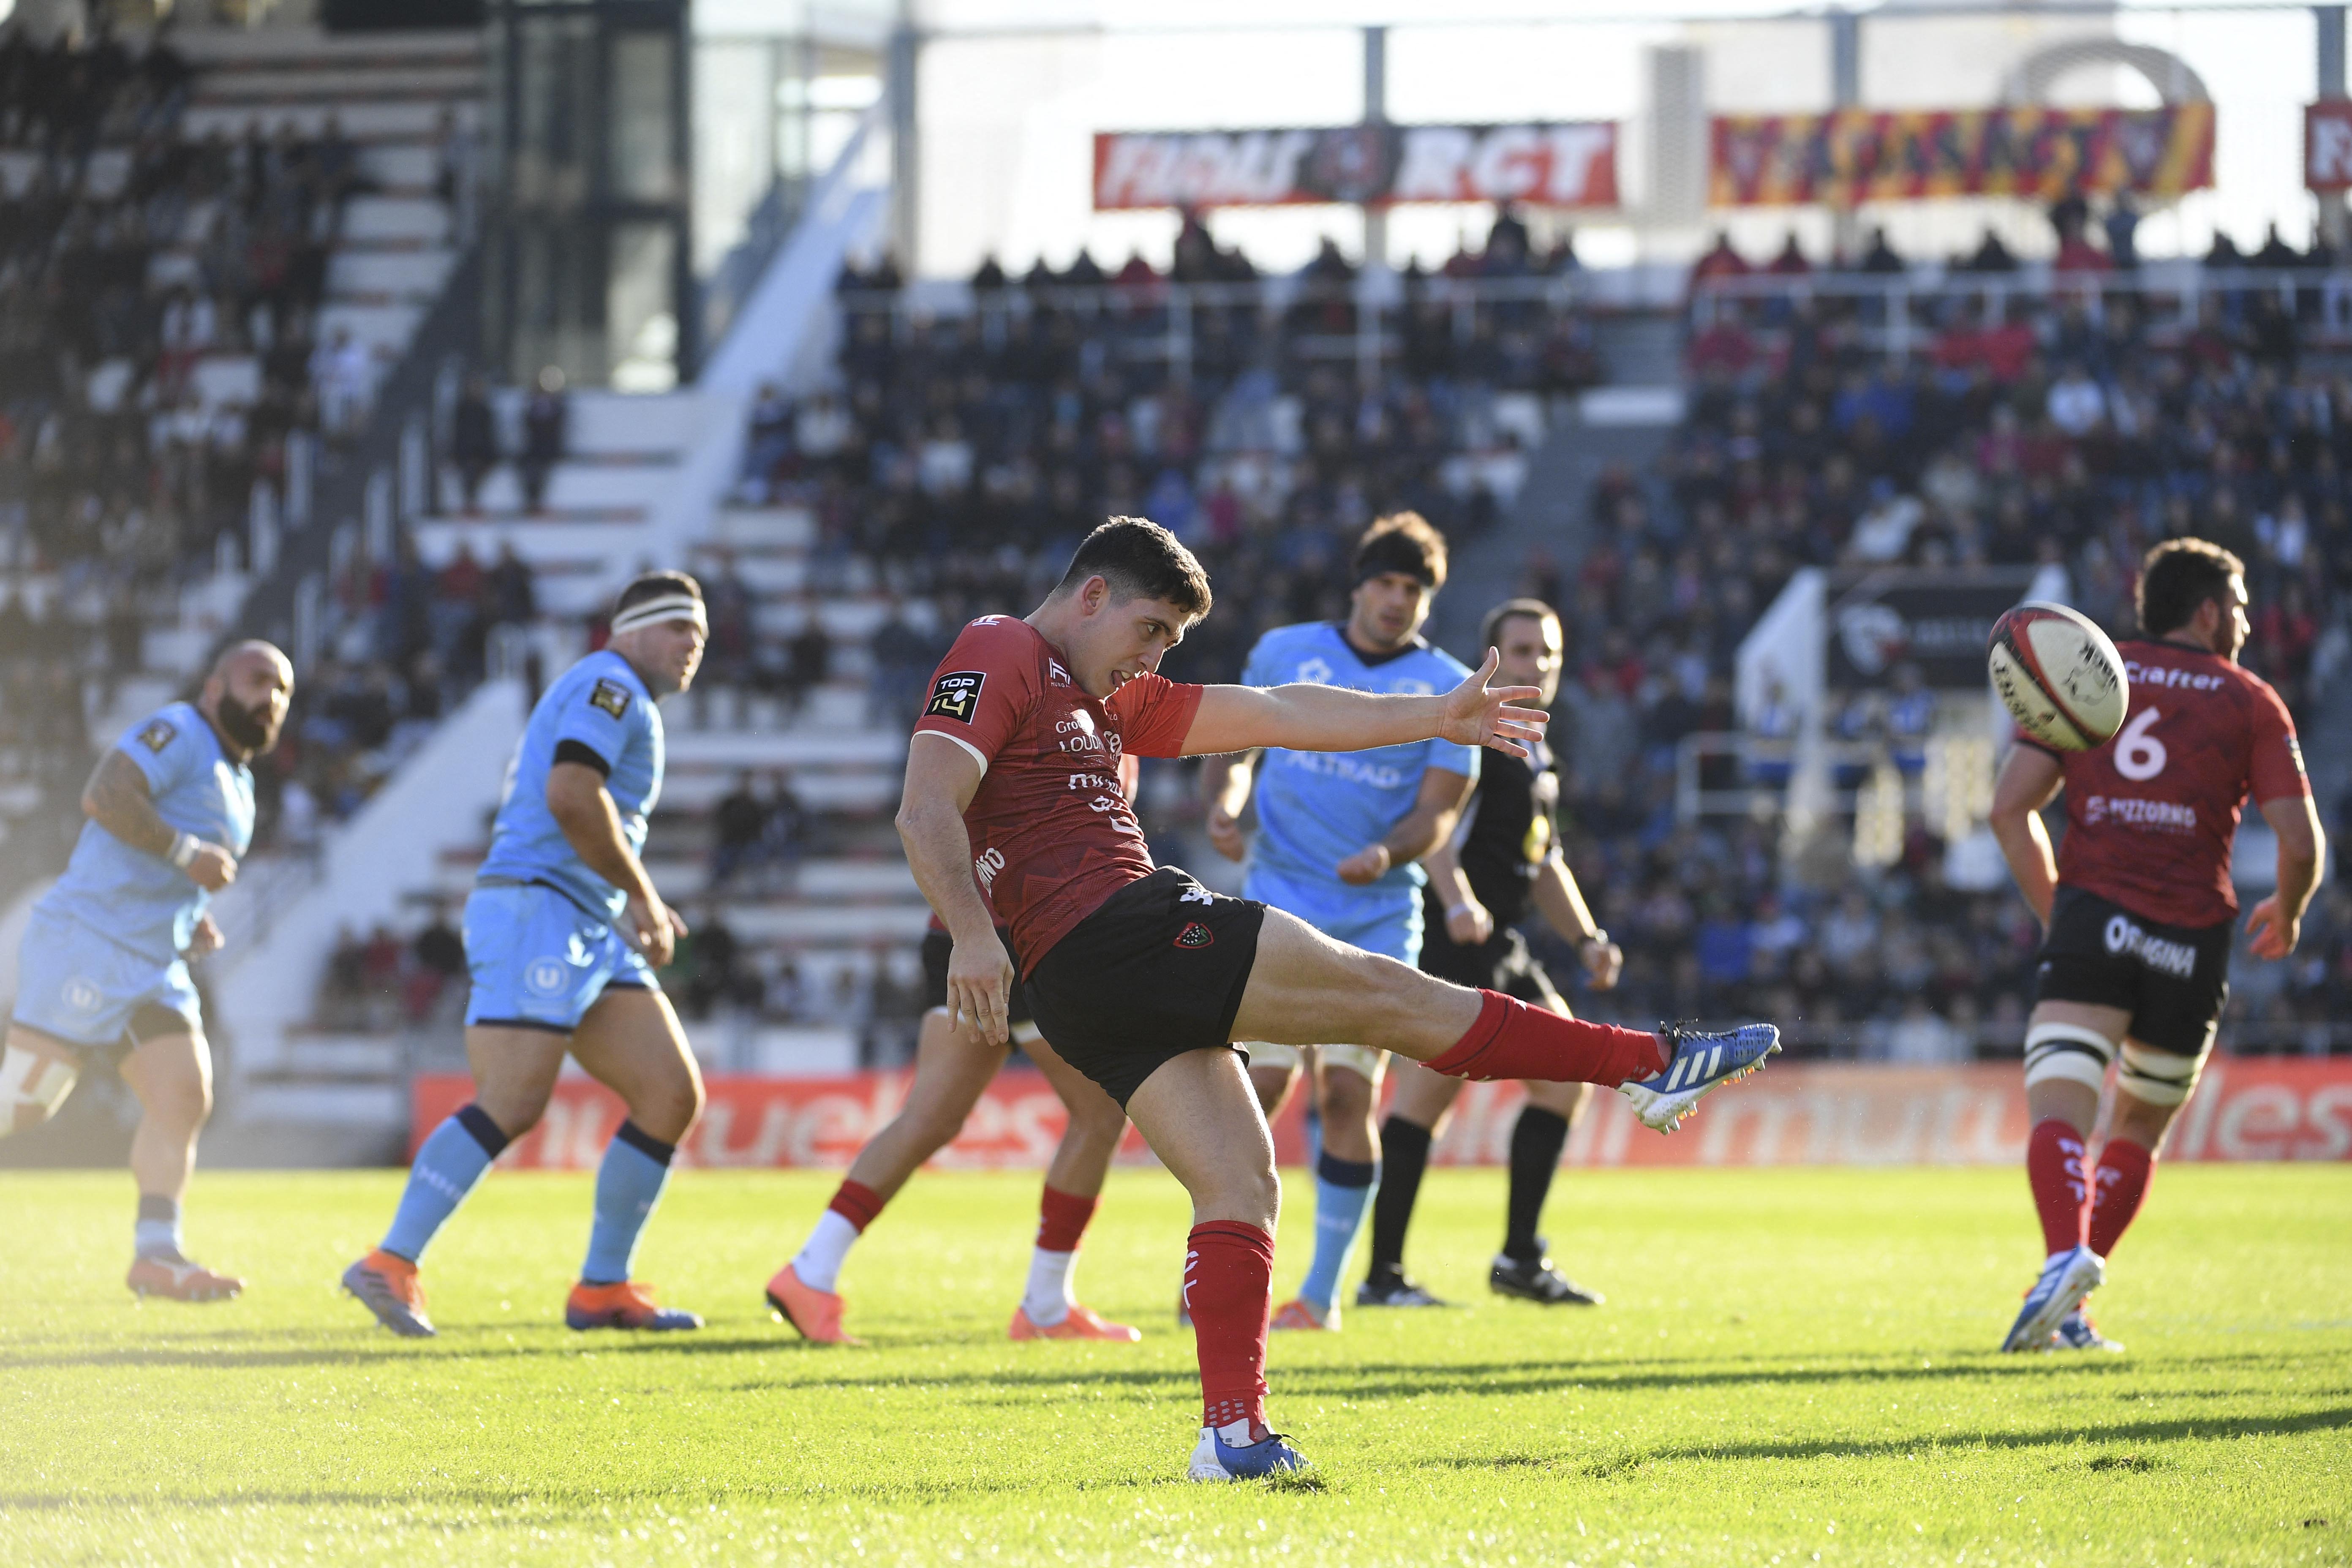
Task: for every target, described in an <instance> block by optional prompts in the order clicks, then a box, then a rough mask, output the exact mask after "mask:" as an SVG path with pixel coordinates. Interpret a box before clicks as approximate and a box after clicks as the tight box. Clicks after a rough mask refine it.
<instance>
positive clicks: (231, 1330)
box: [0, 1166, 2352, 1568]
mask: <svg viewBox="0 0 2352 1568" xmlns="http://www.w3.org/2000/svg"><path fill="white" fill-rule="evenodd" d="M831 1185H832V1178H830V1177H828V1176H825V1175H822V1174H818V1173H756V1174H733V1173H727V1174H720V1173H705V1172H689V1173H686V1174H685V1175H683V1176H682V1177H681V1179H680V1180H678V1181H677V1183H676V1184H673V1186H672V1188H671V1191H670V1194H669V1196H668V1198H667V1202H666V1205H665V1207H664V1209H663V1210H662V1212H661V1214H660V1215H658V1216H657V1217H656V1221H655V1224H654V1226H653V1227H652V1231H651V1233H650V1235H649V1237H648V1239H647V1241H646V1247H645V1251H644V1255H643V1257H642V1258H641V1259H640V1263H641V1268H642V1271H643V1273H644V1276H645V1277H646V1278H647V1279H652V1280H654V1281H656V1282H657V1283H658V1284H659V1285H660V1286H661V1287H662V1289H663V1291H664V1296H665V1299H666V1300H670V1301H674V1302H676V1303H677V1304H680V1305H684V1306H690V1307H693V1308H696V1309H698V1310H701V1311H702V1312H704V1313H706V1314H708V1315H709V1319H710V1326H709V1329H708V1330H706V1331H704V1332H702V1333H701V1334H699V1335H694V1336H681V1337H667V1338H651V1337H630V1336H622V1335H617V1334H609V1333H607V1334H596V1335H589V1336H580V1335H574V1334H571V1333H568V1332H567V1331H565V1330H564V1329H563V1327H562V1297H563V1292H564V1289H565V1288H566V1286H567V1285H568V1283H569V1281H570V1279H571V1278H572V1270H573V1269H574V1268H576V1267H577V1265H578V1258H579V1253H580V1249H581V1245H582V1242H583V1238H584V1237H585V1233H586V1208H587V1202H588V1195H589V1184H588V1179H587V1178H585V1177H566V1176H546V1175H515V1174H506V1173H501V1174H499V1175H498V1176H496V1177H494V1178H493V1179H492V1180H491V1181H490V1182H489V1183H488V1184H486V1185H485V1187H484V1188H483V1189H482V1191H481V1192H479V1193H478V1194H477V1195H476V1196H475V1198H474V1199H473V1201H472V1203H471V1205H469V1206H468V1208H467V1210H466V1211H464V1212H463V1213H461V1214H460V1215H459V1216H458V1217H457V1221H456V1222H455V1223H454V1224H453V1225H452V1226H451V1227H450V1229H449V1231H448V1232H447V1233H446V1234H445V1235H444V1237H443V1238H442V1239H441V1241H440V1242H439V1244H438V1245H437V1247H436V1250H435V1252H434V1254H433V1256H432V1258H431V1259H430V1262H429V1266H428V1268H427V1270H426V1279H427V1283H428V1287H429V1289H430V1290H431V1302H432V1307H433V1310H434V1311H435V1314H436V1317H437V1319H438V1321H440V1323H441V1325H442V1327H443V1334H442V1337H441V1338H440V1339H439V1340H437V1341H435V1342H431V1343H428V1344H423V1345H416V1344H410V1343H407V1342H400V1341H396V1340H394V1339H393V1338H392V1337H391V1336H389V1335H387V1334H385V1333H383V1332H382V1331H379V1330H377V1329H375V1328H374V1327H373V1323H372V1322H371V1321H369V1320H368V1319H367V1317H366V1314H365V1313H364V1311H363V1310H362V1309H361V1308H360V1307H359V1306H358V1305H357V1304H356V1303H354V1302H352V1301H351V1300H347V1299H344V1298H342V1297H341V1296H340V1295H339V1294H338V1293H337V1292H336V1289H335V1279H336V1276H337V1274H338V1273H339V1272H340V1271H341V1268H342V1266H343V1265H344V1264H345V1263H346V1262H347V1261H349V1260H350V1259H351V1258H353V1257H356V1256H357V1255H358V1254H360V1253H361V1252H362V1251H363V1250H364V1249H365V1248H366V1247H368V1246H369V1245H371V1244H372V1243H373V1239H374V1237H375V1236H376V1235H377V1234H378V1232H379V1230H380V1229H381V1226H382V1225H383V1221H384V1219H385V1217H386V1215H388V1214H389V1213H390V1210H391V1207H392V1204H393V1200H394V1194H395V1193H396V1191H397V1187H398V1179H397V1177H396V1175H395V1174H394V1173H360V1174H318V1175H307V1174H291V1175H289V1174H268V1175H230V1174H222V1175H211V1174H202V1173H200V1174H199V1177H198V1179H197V1184H196V1186H195V1189H194V1194H193V1196H192V1201H191V1204H190V1221H189V1231H190V1240H191V1245H192V1248H193V1249H194V1250H195V1251H196V1252H197V1253H198V1254H199V1255H200V1256H201V1257H202V1258H205V1259H206V1260H207V1261H211V1262H214V1263H215V1264H216V1265H218V1266H220V1267H224V1268H235V1269H237V1270H241V1271H242V1272H244V1273H245V1274H246V1275H247V1277H248V1279H250V1280H251V1282H252V1283H251V1287H250V1289H248V1291H247V1295H246V1296H245V1298H244V1299H243V1300H239V1301H236V1302H234V1303H230V1304H227V1305H222V1306H213V1307H189V1306H182V1305H177V1304H173V1303H168V1302H151V1303H148V1304H146V1305H144V1306H141V1305H136V1304H134V1303H133V1302H132V1300H131V1298H130V1297H129V1296H128V1294H127V1293H125V1292H124V1291H123V1289H122V1288H121V1271H122V1269H123V1268H124V1266H125V1264H126V1262H127V1257H126V1254H127V1250H128V1244H129V1240H130V1229H131V1187H130V1184H129V1180H128V1178H127V1177H125V1176H123V1175H121V1174H90V1175H79V1174H77V1175H69V1176H53V1175H10V1176H7V1177H5V1178H0V1199H5V1215H6V1216H7V1222H6V1225H5V1231H4V1232H0V1236H5V1240H0V1287H5V1288H4V1289H0V1563H82V1562H122V1561H136V1562H151V1561H160V1562H201V1563H226V1562H232V1561H235V1562H247V1563H265V1562H266V1563H319V1562H352V1561H363V1562H385V1563H404V1564H418V1563H442V1562H508V1561H514V1562H528V1563H557V1564H563V1565H566V1568H581V1565H585V1564H591V1563H657V1562H705V1561H713V1562H723V1561H742V1562H779V1561H781V1562H789V1563H802V1562H807V1563H843V1562H865V1563H901V1562H905V1563H1030V1562H1075V1563H1223V1562H1250V1563H1258V1562H1265V1563H1274V1562H1281V1563H1530V1564H1533V1563H1544V1564H1555V1565H1556V1564H1560V1563H1578V1564H1583V1565H1586V1568H1616V1565H1617V1564H1621V1563H1639V1564H1651V1563H1660V1564H1669V1563H1741V1564H1766V1565H1769V1564H1801V1563H1802V1564H1810V1563H1815V1562H1820V1563H1869V1564H1876V1563H1966V1564H1969V1565H1971V1568H1974V1565H1977V1564H1994V1563H2015V1564H2021V1565H2022V1564H2031V1563H2053V1564H2054V1563H2066V1564H2086V1563H2154V1564H2185V1563H2305V1562H2317V1563H2343V1562H2346V1561H2347V1560H2352V1169H2346V1168H2343V1167H2324V1168H2323V1167H2302V1168H2294V1167H2272V1168H2235V1169H2231V1168H2194V1167H2178V1166H2176V1167H2171V1168H2168V1169H2165V1170H2163V1171H2161V1172H2160V1173H2158V1180H2157V1183H2156V1186H2155V1191H2154V1193H2153V1194H2152V1197H2151V1200H2150V1205H2149V1208H2148V1210H2147V1214H2146V1215H2144V1216H2143V1218H2142V1221H2141V1224H2140V1226H2139V1227H2138V1228H2137V1230H2136V1231H2134V1233H2133V1234H2132V1236H2131V1237H2129V1239H2128V1240H2127V1241H2126V1243H2125V1244H2124V1246H2123V1247H2120V1248H2119V1249H2118V1253H2119V1256H2118V1257H2117V1258H2116V1266H2115V1269H2114V1274H2113V1277H2112V1282H2111V1283H2110V1284H2109V1286H2108V1287H2107V1289H2105V1291H2103V1292H2102V1293H2101V1295H2100V1296H2099V1298H2098V1299H2097V1300H2096V1301H2095V1306H2096V1307H2097V1309H2098V1316H2099V1319H2100V1322H2101V1325H2102V1327H2103V1328H2105V1330H2106V1331H2107V1332H2109V1333H2110V1334H2112V1335H2114V1336H2115V1337H2116V1338H2118V1339H2120V1340H2123V1341H2125V1342H2126V1343H2128V1344H2129V1346H2130V1353H2129V1354H2128V1355H2126V1356H2122V1357H2102V1358H2098V1359H2089V1358H2086V1357H2084V1356H2082V1355H2079V1354H2078V1355H2070V1356H2064V1357H2060V1356H2032V1357H2001V1356H1999V1355H1995V1354H1992V1353H1990V1351H1989V1348H1988V1347H1990V1345H1992V1344H1993V1343H1995V1342H1997V1341H1998V1340H1999V1338H2000V1334H2001V1332H2002V1331H2003V1330H2004V1329H2006V1327H2007V1326H2008V1321H2009V1319H2010V1316H2011V1312H2012V1311H2013V1310H2014V1308H2015V1305H2016V1302H2017V1298H2018V1294H2019V1292H2020V1291H2021V1289H2023V1287H2024V1285H2025V1284H2026V1282H2027V1279H2028V1277H2029V1275H2030V1274H2031V1272H2032V1266H2033V1263H2034V1262H2035V1261H2036V1258H2035V1256H2034V1255H2035V1252H2036V1248H2035V1246H2034V1241H2033V1238H2032V1234H2031V1226H2032V1220H2031V1215H2030V1211H2029V1208H2028V1205H2027V1203H2026V1197H2025V1192H2024V1184H2023V1180H2022V1178H2021V1176H2020V1175H2019V1174H2018V1173H2014V1172H2010V1171H1908V1170H1906V1171H1866V1170H1840V1171H1768V1172H1755V1173H1750V1172H1729V1171H1724V1172H1712V1171H1710V1172H1675V1173H1607V1174H1591V1173H1580V1172H1570V1173H1566V1174H1564V1175H1563V1176H1562V1177H1561V1180H1560V1183H1559V1187H1558V1188H1557V1189H1556V1190H1555V1192H1554V1194H1553V1199H1552V1207H1551V1213H1550V1226H1551V1234H1552V1237H1553V1240H1554V1243H1555V1247H1554V1250H1555V1252H1556V1253H1557V1254H1558V1255H1559V1257H1560V1258H1561V1260H1562V1261H1563V1263H1564V1264H1566V1265H1567V1266H1568V1267H1570V1269H1571V1270H1572V1271H1573V1272H1574V1273H1575V1274H1576V1275H1577V1276H1578V1277H1579V1278H1580V1279H1582V1280H1584V1281H1585V1282H1586V1283H1588V1284H1591V1285H1593V1286H1596V1287H1598V1288H1600V1289H1603V1290H1605V1291H1606V1292H1607V1293H1608V1296H1609V1303H1608V1305H1607V1306H1605V1307H1603V1308H1601V1309H1599V1310H1589V1311H1576V1310H1562V1309H1552V1310H1547V1309H1542V1308H1538V1307H1534V1306H1529V1305H1526V1304H1522V1303H1517V1302H1508V1301H1504V1300H1498V1299H1496V1298H1494V1297H1492V1296H1489V1295H1488V1294H1487V1293H1486V1289H1485V1268H1486V1259H1487V1257H1488V1254H1489V1253H1490V1251H1491V1249H1492V1247H1494V1245H1495V1242H1496V1237H1497V1235H1498V1232H1499V1228H1500V1211H1501V1204H1502V1194H1503V1184H1502V1178H1501V1175H1500V1173H1495V1172H1441V1173H1434V1174H1433V1176H1432V1177H1431V1179H1430V1183H1429V1185H1428V1189H1427V1191H1426V1193H1425V1194H1424V1197H1423V1207H1422V1213H1421V1215H1420V1218H1419V1223H1418V1226H1416V1229H1415V1233H1414V1236H1413V1238H1412V1245H1411V1247H1410V1249H1409V1255H1408V1261H1409V1263H1410V1264H1411V1266H1412V1268H1413V1269H1414V1271H1415V1272H1416V1273H1417V1274H1418V1275H1420V1276H1421V1277H1422V1278H1423V1279H1424V1280H1425V1281H1426V1282H1427V1283H1429V1284H1430V1285H1431V1286H1432V1287H1433V1288H1434V1289H1438V1290H1439V1291H1440V1292H1441V1293H1444V1294H1446V1295H1449V1296H1451V1297H1453V1298H1454V1299H1455V1300H1458V1301H1459V1302H1461V1303H1462V1305H1461V1306H1460V1308H1459V1309H1457V1310H1448V1311H1412V1312H1398V1311H1391V1312H1385V1313H1383V1312H1377V1311H1361V1312H1357V1311H1350V1312H1349V1315H1348V1319H1347V1324H1346V1331H1345V1332H1344V1333H1341V1334H1339V1335H1334V1336H1328V1337H1323V1336H1316V1337H1302V1336H1277V1337H1276V1341H1275V1344H1274V1349H1273V1353H1272V1369H1271V1371H1272V1379H1273V1384H1274V1403H1273V1414H1274V1417H1275V1419H1276V1423H1277V1425H1279V1426H1281V1427H1282V1428H1284V1429H1285V1430H1286V1431H1288V1432H1290V1433H1292V1434H1294V1435H1295V1436H1296V1437H1297V1440H1298V1441H1299V1443H1300V1445H1301V1447H1303V1448H1304V1450H1305V1451H1306V1452H1307V1454H1308V1455H1309V1456H1310V1457H1311V1458H1313V1459H1314V1461H1315V1464H1316V1467H1317V1468H1316V1469H1315V1470H1314V1471H1313V1472H1312V1475H1311V1476H1310V1477H1309V1478H1307V1479H1305V1480H1304V1481H1297V1482H1290V1483H1286V1484H1285V1483H1275V1484H1262V1483H1254V1484H1248V1485H1241V1486H1230V1487H1195V1486H1189V1485H1186V1484H1184V1483H1183V1482H1182V1481H1181V1480H1180V1479H1179V1478H1180V1477H1181V1473H1182V1465H1183V1461H1184V1458H1185V1456H1186V1454H1187V1452H1188V1451H1189V1449H1190V1448H1191V1446H1192V1437H1193V1433H1194V1424H1195V1422H1196V1421H1197V1419H1198V1417H1199V1405H1198V1401H1197V1396H1196V1395H1197V1385H1196V1384H1195V1382H1194V1377H1193V1370H1192V1343H1191V1339H1190V1336H1189V1335H1188V1334H1180V1333H1179V1332H1177V1331H1175V1330H1174V1328H1173V1326H1172V1323H1171V1308H1172V1303H1173V1297H1174V1293H1175V1287H1176V1283H1177V1278H1178V1273H1179V1268H1180V1264H1181V1249H1182V1241H1183V1236H1184V1230H1185V1223H1186V1211H1185V1209H1184V1207H1183V1203H1182V1198H1181V1194H1180V1193H1179V1192H1178V1190H1177V1189H1176V1187H1175V1185H1174V1184H1172V1183H1171V1182H1170V1181H1169V1180H1168V1179H1167V1178H1166V1177H1165V1176H1164V1175H1161V1174H1159V1173H1121V1174H1120V1175H1118V1177H1116V1178H1115V1179H1114V1181H1113V1183H1112V1185H1111V1188H1110V1191H1109V1193H1108V1196H1107V1198H1106V1201H1105V1203H1104V1205H1103V1208H1102V1211H1101V1213H1100V1214H1099V1215H1098V1216H1097V1221H1096V1224H1095V1227H1094V1231H1093V1234H1092V1235H1091V1236H1090V1237H1089V1238H1088V1244H1087V1252H1086V1254H1085V1256H1084V1258H1082V1260H1081V1263H1080V1266H1079V1285H1080V1288H1081V1293H1082V1294H1083V1295H1084V1297H1085V1298H1086V1300H1088V1301H1089V1302H1090V1303H1092V1304H1093V1305H1095V1306H1096V1307H1097V1308H1099V1309H1101V1310H1104V1311H1106V1312H1108V1313H1109V1314H1111V1315H1113V1316H1115V1317H1118V1318H1121V1319H1124V1320H1127V1321H1134V1322H1137V1323H1139V1324H1140V1325H1142V1326H1143V1327H1144V1329H1145V1331H1146V1333H1147V1335H1148V1337H1147V1338H1146V1340H1145V1342H1143V1343H1142V1344H1141V1345H1138V1346H1099V1345H1066V1344H1028V1345H1014V1344H1011V1343H1009V1342H1006V1341H1005V1340H1004V1338H1003V1331H1004V1325H1005V1321H1006V1320H1007V1318H1008V1317H1009V1316H1010V1315H1011V1310H1012V1307H1013V1301H1014V1299H1015V1295H1016V1292H1017V1291H1018V1289H1019V1286H1020V1281H1021V1279H1022V1276H1023V1271H1024V1268H1025V1264H1026V1258H1027V1249H1028V1243H1029V1239H1030V1235H1031V1231H1032V1227H1033V1226H1034V1212H1035V1210H1034V1202H1035V1194H1036V1189H1037V1180H1036V1178H1035V1177H1034V1175H1026V1174H1012V1175H956V1174H941V1173H932V1174H928V1175H926V1176H923V1177H921V1178H919V1180H918V1181H917V1182H916V1184H914V1185H913V1186H912V1187H910V1188H909V1189H908V1193H907V1194H905V1196H904V1197H903V1198H902V1199H901V1201H900V1202H899V1203H898V1204H897V1205H894V1206H893V1207H892V1208H891V1209H890V1211H889V1212H888V1213H887V1215H885V1216H884V1217H883V1219H882V1220H881V1221H880V1222H879V1223H878V1224H877V1226H876V1228H875V1231H874V1234H873V1235H872V1236H871V1237H868V1238H867V1240H866V1243H865V1244H864V1245H863V1246H862V1247H861V1248H860V1249H859V1251H858V1253H857V1255H856V1257H855V1258H853V1259H852V1261H851V1265H850V1268H849V1269H848V1271H847V1273H846V1275H845V1288H846V1290H847V1292H848V1294H849V1297H850V1303H851V1313H852V1319H851V1321H852V1327H853V1329H854V1330H856V1331H860V1332H862V1333H864V1334H865V1335H866V1337H867V1339H868V1341H869V1343H868V1345H867V1347H866V1348H865V1349H863V1350H845V1349H813V1348H810V1347H806V1346H803V1345H802V1344H800V1343H798V1342H796V1341H795V1340H794V1339H793V1337H792V1336H791V1334H790V1333H789V1331H786V1330H784V1329H782V1328H781V1327H779V1326H776V1325H774V1324H772V1323H771V1322H770V1321H769V1320H768V1317H767V1315H766V1313H765V1311H764V1310H763V1309H762V1308H761V1304H760V1300H759V1289H760V1285H761V1282H762V1281H763V1280H764V1279H766V1277H767V1275H768V1274H769V1272H770V1271H771V1270H772V1269H773V1268H775V1267H776V1265H777V1264H778V1263H779V1262H780V1261H781V1260H782V1258H783V1257H784V1256H785V1255H786V1253H787V1252H788V1251H789V1250H790V1248H791V1247H793V1246H795V1245H796V1244H797V1242H798V1240H799V1237H800V1236H801V1235H802V1233H803V1230H804V1229H805V1227H806V1226H807V1225H808V1223H809V1221H810V1220H811V1219H812V1218H813V1217H814V1215H815V1213H816V1211H817V1209H818V1207H819V1206H820V1205H822V1204H823V1202H824V1197H825V1194H827V1193H828V1192H829V1191H830V1188H831ZM1290 1190H1291V1194H1292V1198H1293V1202H1292V1206H1291V1211H1290V1213H1289V1214H1288V1215H1286V1219H1285V1224H1284V1235H1283V1237H1282V1245H1281V1248H1280V1252H1279V1256H1278V1260H1277V1263H1276V1291H1277V1294H1278V1295H1279V1294H1280V1293H1281V1292H1282V1291H1283V1290H1284V1289H1285V1288H1286V1287H1288V1286H1291V1285H1293V1284H1295V1283H1296V1281H1297V1278H1298V1276H1299V1273H1300V1272H1301V1270H1302V1269H1303V1268H1304V1267H1305V1264H1306V1245H1307V1230H1308V1225H1309V1223H1310V1221H1311V1217H1312V1216H1311V1214H1310V1213H1309V1210H1310V1209H1311V1207H1312V1201H1311V1197H1310V1196H1309V1191H1310V1189H1309V1188H1308V1186H1307V1184H1306V1183H1305V1182H1304V1181H1303V1180H1301V1179H1299V1177H1298V1174H1297V1173H1291V1176H1290Z"/></svg>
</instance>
